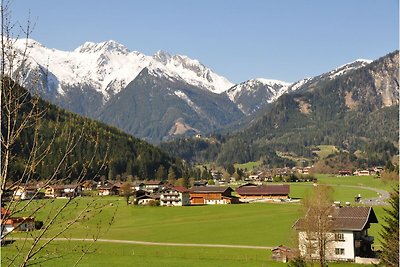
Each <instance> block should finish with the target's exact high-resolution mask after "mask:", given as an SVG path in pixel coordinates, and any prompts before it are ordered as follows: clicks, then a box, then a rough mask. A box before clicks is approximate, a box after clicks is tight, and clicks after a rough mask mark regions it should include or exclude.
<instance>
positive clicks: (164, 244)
mask: <svg viewBox="0 0 400 267" xmlns="http://www.w3.org/2000/svg"><path fill="white" fill-rule="evenodd" d="M26 239H29V240H30V239H32V240H33V238H22V237H20V238H18V237H13V238H9V239H7V240H26ZM42 240H49V238H42ZM54 241H80V242H93V239H87V238H86V239H85V238H62V237H60V238H55V239H54ZM96 242H101V243H114V244H132V245H146V246H173V247H206V248H246V249H272V248H274V247H268V246H246V245H223V244H192V243H169V242H165V243H164V242H148V241H135V240H118V239H97V240H96Z"/></svg>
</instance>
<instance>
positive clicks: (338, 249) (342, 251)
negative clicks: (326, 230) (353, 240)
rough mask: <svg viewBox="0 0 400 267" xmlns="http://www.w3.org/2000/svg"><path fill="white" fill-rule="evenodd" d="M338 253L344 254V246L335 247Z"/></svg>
mask: <svg viewBox="0 0 400 267" xmlns="http://www.w3.org/2000/svg"><path fill="white" fill-rule="evenodd" d="M335 254H336V255H344V248H335Z"/></svg>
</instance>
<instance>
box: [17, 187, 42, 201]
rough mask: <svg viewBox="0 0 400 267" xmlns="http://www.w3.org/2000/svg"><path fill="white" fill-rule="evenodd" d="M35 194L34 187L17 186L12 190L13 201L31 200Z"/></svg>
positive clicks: (35, 188)
mask: <svg viewBox="0 0 400 267" xmlns="http://www.w3.org/2000/svg"><path fill="white" fill-rule="evenodd" d="M37 193H38V191H37V187H36V185H19V186H17V187H15V188H14V193H13V198H14V200H26V199H32V198H33V197H35V195H37Z"/></svg>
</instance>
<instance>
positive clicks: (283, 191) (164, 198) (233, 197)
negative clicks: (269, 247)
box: [13, 180, 290, 206]
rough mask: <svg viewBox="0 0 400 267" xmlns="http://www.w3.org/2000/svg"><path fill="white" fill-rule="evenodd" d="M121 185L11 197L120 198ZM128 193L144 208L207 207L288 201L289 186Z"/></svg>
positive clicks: (150, 188)
mask: <svg viewBox="0 0 400 267" xmlns="http://www.w3.org/2000/svg"><path fill="white" fill-rule="evenodd" d="M122 186H123V184H122V183H121V182H105V183H104V184H96V183H92V184H89V183H88V182H84V183H82V184H79V185H77V184H75V185H49V186H46V187H44V190H39V189H38V187H36V186H32V185H30V186H22V185H20V186H17V187H15V188H14V192H13V198H14V199H17V200H24V199H31V198H33V197H35V198H43V197H44V198H66V197H68V198H69V197H76V196H80V195H82V194H83V192H85V191H93V192H94V190H97V192H98V195H100V196H110V195H121V194H122V189H121V188H122ZM130 190H131V194H132V195H133V198H134V202H135V204H138V205H147V204H150V203H151V202H154V201H156V202H157V203H159V204H160V205H161V206H188V205H207V204H211V205H214V204H237V203H240V202H262V201H282V200H287V199H289V193H290V185H288V184H286V185H284V184H273V185H257V184H254V183H246V184H244V185H241V186H239V187H237V188H236V191H235V190H234V189H232V187H229V186H208V185H206V183H204V182H197V183H195V185H194V186H193V187H191V188H190V189H187V188H185V187H182V186H173V185H170V184H164V183H163V182H162V181H155V180H150V181H143V182H136V183H132V184H131V188H130ZM39 191H42V192H39Z"/></svg>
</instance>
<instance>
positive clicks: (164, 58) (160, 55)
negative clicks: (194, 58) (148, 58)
mask: <svg viewBox="0 0 400 267" xmlns="http://www.w3.org/2000/svg"><path fill="white" fill-rule="evenodd" d="M153 59H155V60H157V61H159V62H161V63H163V64H164V65H165V64H167V62H168V60H169V59H171V55H170V54H169V53H168V52H165V51H163V50H158V51H157V52H156V53H155V54H154V55H153Z"/></svg>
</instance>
